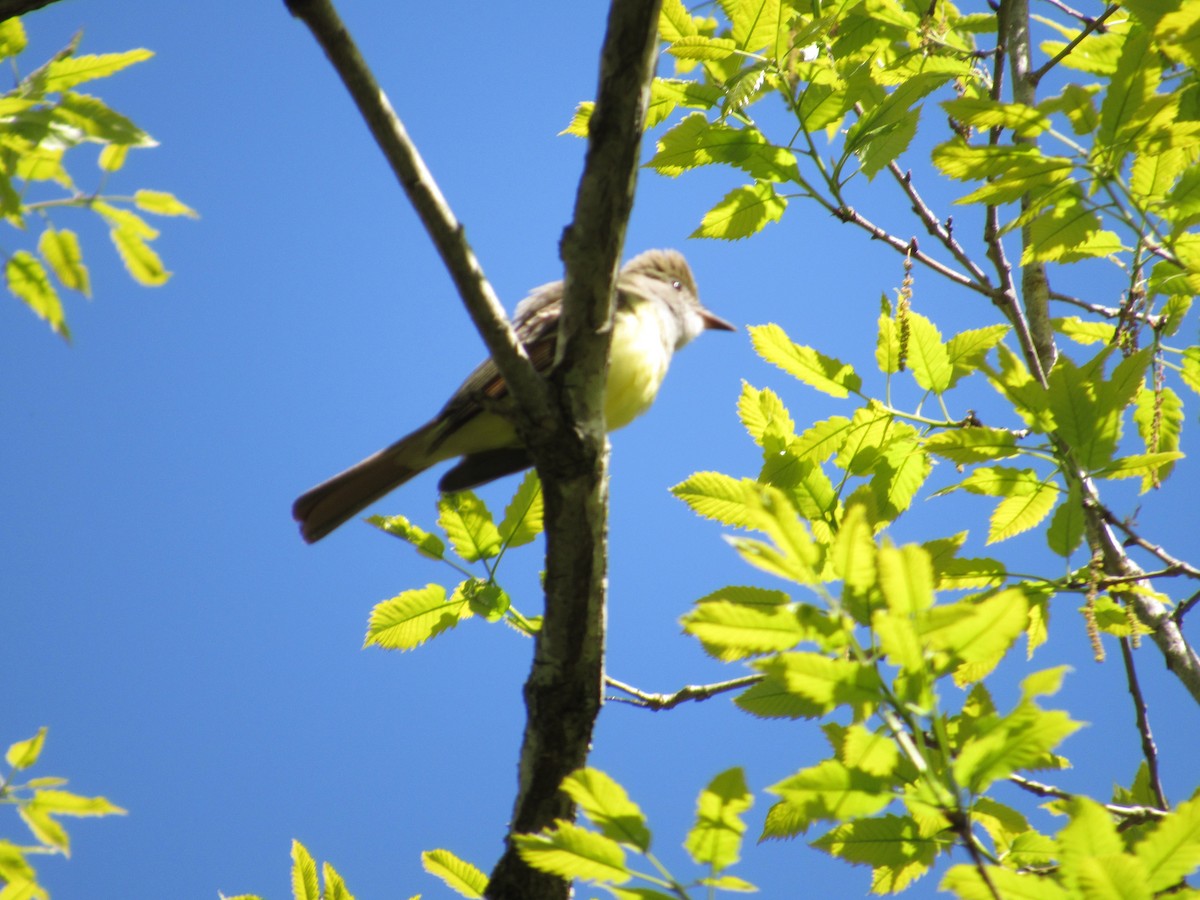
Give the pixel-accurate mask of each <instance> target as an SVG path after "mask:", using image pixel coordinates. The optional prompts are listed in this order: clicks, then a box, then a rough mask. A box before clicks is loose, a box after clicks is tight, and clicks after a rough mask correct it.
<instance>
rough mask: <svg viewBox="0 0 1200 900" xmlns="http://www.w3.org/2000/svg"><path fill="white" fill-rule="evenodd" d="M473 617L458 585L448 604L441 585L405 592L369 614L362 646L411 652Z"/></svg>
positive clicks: (466, 597) (463, 591) (462, 588)
mask: <svg viewBox="0 0 1200 900" xmlns="http://www.w3.org/2000/svg"><path fill="white" fill-rule="evenodd" d="M464 584H465V583H464ZM472 615H473V612H472V609H471V604H470V601H469V598H468V595H467V592H466V590H465V589H464V585H459V586H458V588H456V589H455V591H454V595H453V596H452V597H451V598H450V599H449V600H447V599H446V590H445V588H443V587H442V586H441V585H440V584H429V585H426V586H425V587H423V588H416V589H414V590H410V591H404V592H402V593H400V594H397V595H396V596H395V597H392V598H391V599H390V600H384V601H382V602H381V603H377V604H376V605H375V608H374V609H372V610H371V618H370V621H369V623H368V625H367V637H366V640H364V641H363V646H364V647H370V646H371V645H375V646H377V647H382V648H383V649H384V650H412V649H413V648H415V647H419V646H420V645H421V644H423V643H425V642H426V641H427V640H429V639H430V638H433V637H437V636H438V635H439V634H441V633H442V632H444V631H447V630H449V629H451V628H454V627H455V626H456V625H458V623H459V622H461V621H462V620H463V619H467V618H470V617H471V616H472Z"/></svg>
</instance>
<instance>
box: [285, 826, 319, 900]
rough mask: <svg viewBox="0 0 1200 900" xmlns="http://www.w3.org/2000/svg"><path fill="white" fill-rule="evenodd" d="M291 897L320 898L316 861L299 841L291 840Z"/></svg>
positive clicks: (314, 899)
mask: <svg viewBox="0 0 1200 900" xmlns="http://www.w3.org/2000/svg"><path fill="white" fill-rule="evenodd" d="M292 897H293V898H295V900H321V886H320V884H319V883H318V882H317V861H316V860H315V859H313V857H312V854H311V853H309V852H308V850H307V849H306V848H305V846H304V845H303V844H301V843H300V842H299V841H297V840H294V839H293V841H292Z"/></svg>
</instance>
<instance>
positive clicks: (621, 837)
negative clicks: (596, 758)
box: [562, 769, 650, 853]
mask: <svg viewBox="0 0 1200 900" xmlns="http://www.w3.org/2000/svg"><path fill="white" fill-rule="evenodd" d="M562 790H563V793H565V794H566V795H567V796H568V797H570V798H571V799H572V800H574V801H575V802H576V803H577V804H579V808H580V809H581V810H583V812H584V813H585V814H586V815H587V817H588V818H589V819H591V820H592V822H593V823H594V824H595V825H596V827H597V828H599V829H600V832H601V834H603V835H604V836H605V837H608V838H611V839H612V840H614V841H618V842H619V843H622V844H629V845H630V846H632V847H636V848H637V849H638V850H640V851H641V852H642V853H647V852H649V850H650V830H649V829H648V828H647V827H646V817H645V816H644V815H643V814H642V810H641V809H640V808H639V807H638V805H637V804H636V803H634V802H633V801H632V800H630V799H629V795H628V794H626V793H625V789H624V788H623V787H621V785H619V784H617V783H616V782H615V781H613V779H612V778H610V777H609V776H608V775H606V774H605V773H603V772H601V771H600V770H598V769H578V770H577V771H575V772H572V773H571V774H570V775H568V776H567V777H566V779H565V780H564V781H563V783H562Z"/></svg>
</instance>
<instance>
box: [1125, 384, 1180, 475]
mask: <svg viewBox="0 0 1200 900" xmlns="http://www.w3.org/2000/svg"><path fill="white" fill-rule="evenodd" d="M1133 421H1134V423H1135V424H1136V425H1137V429H1138V434H1139V435H1141V438H1142V441H1143V442H1144V443H1145V445H1146V452H1147V453H1157V452H1160V451H1171V450H1178V449H1179V440H1180V433H1181V430H1182V428H1183V401H1182V400H1180V399H1179V395H1178V394H1176V393H1175V391H1173V390H1172V389H1171V388H1169V387H1166V386H1163V387H1162V388H1160V389H1159V390H1158V391H1157V392H1156V391H1153V390H1149V389H1146V388H1143V389H1142V390H1140V391H1139V392H1138V395H1137V405H1136V406H1135V407H1134V410H1133ZM1173 468H1174V464H1173V463H1167V464H1166V465H1165V466H1163V467H1161V468H1160V469H1158V470H1156V471H1155V472H1152V473H1150V474H1148V475H1146V476H1144V477H1143V479H1142V493H1143V494H1144V493H1145V492H1146V491H1148V490H1150V488H1152V487H1158V486H1159V485H1160V484H1161V483H1162V482H1163V481H1164V480H1165V479H1166V478H1167V477H1168V476H1169V475H1170V474H1171V470H1172V469H1173Z"/></svg>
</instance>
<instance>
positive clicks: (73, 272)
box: [38, 228, 92, 297]
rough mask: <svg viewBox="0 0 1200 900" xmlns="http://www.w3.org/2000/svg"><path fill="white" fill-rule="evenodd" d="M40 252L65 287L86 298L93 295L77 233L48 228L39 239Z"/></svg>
mask: <svg viewBox="0 0 1200 900" xmlns="http://www.w3.org/2000/svg"><path fill="white" fill-rule="evenodd" d="M38 252H39V253H41V254H42V258H43V259H44V260H46V263H47V264H48V265H49V266H50V268H51V270H52V271H53V272H54V275H55V277H56V278H57V279H58V281H59V283H60V284H61V285H62V286H63V287H65V288H70V289H71V290H73V291H79V292H80V293H81V294H83V295H84V296H85V297H90V296H91V295H92V288H91V282H90V280H89V278H88V270H87V266H85V265H84V264H83V254H82V251H81V250H80V249H79V238H78V237H77V236H76V235H75V232H73V231H69V230H67V229H65V228H64V229H63V230H61V231H58V230H55V229H54V228H47V229H46V230H45V231H43V232H42V235H41V237H40V238H38Z"/></svg>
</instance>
